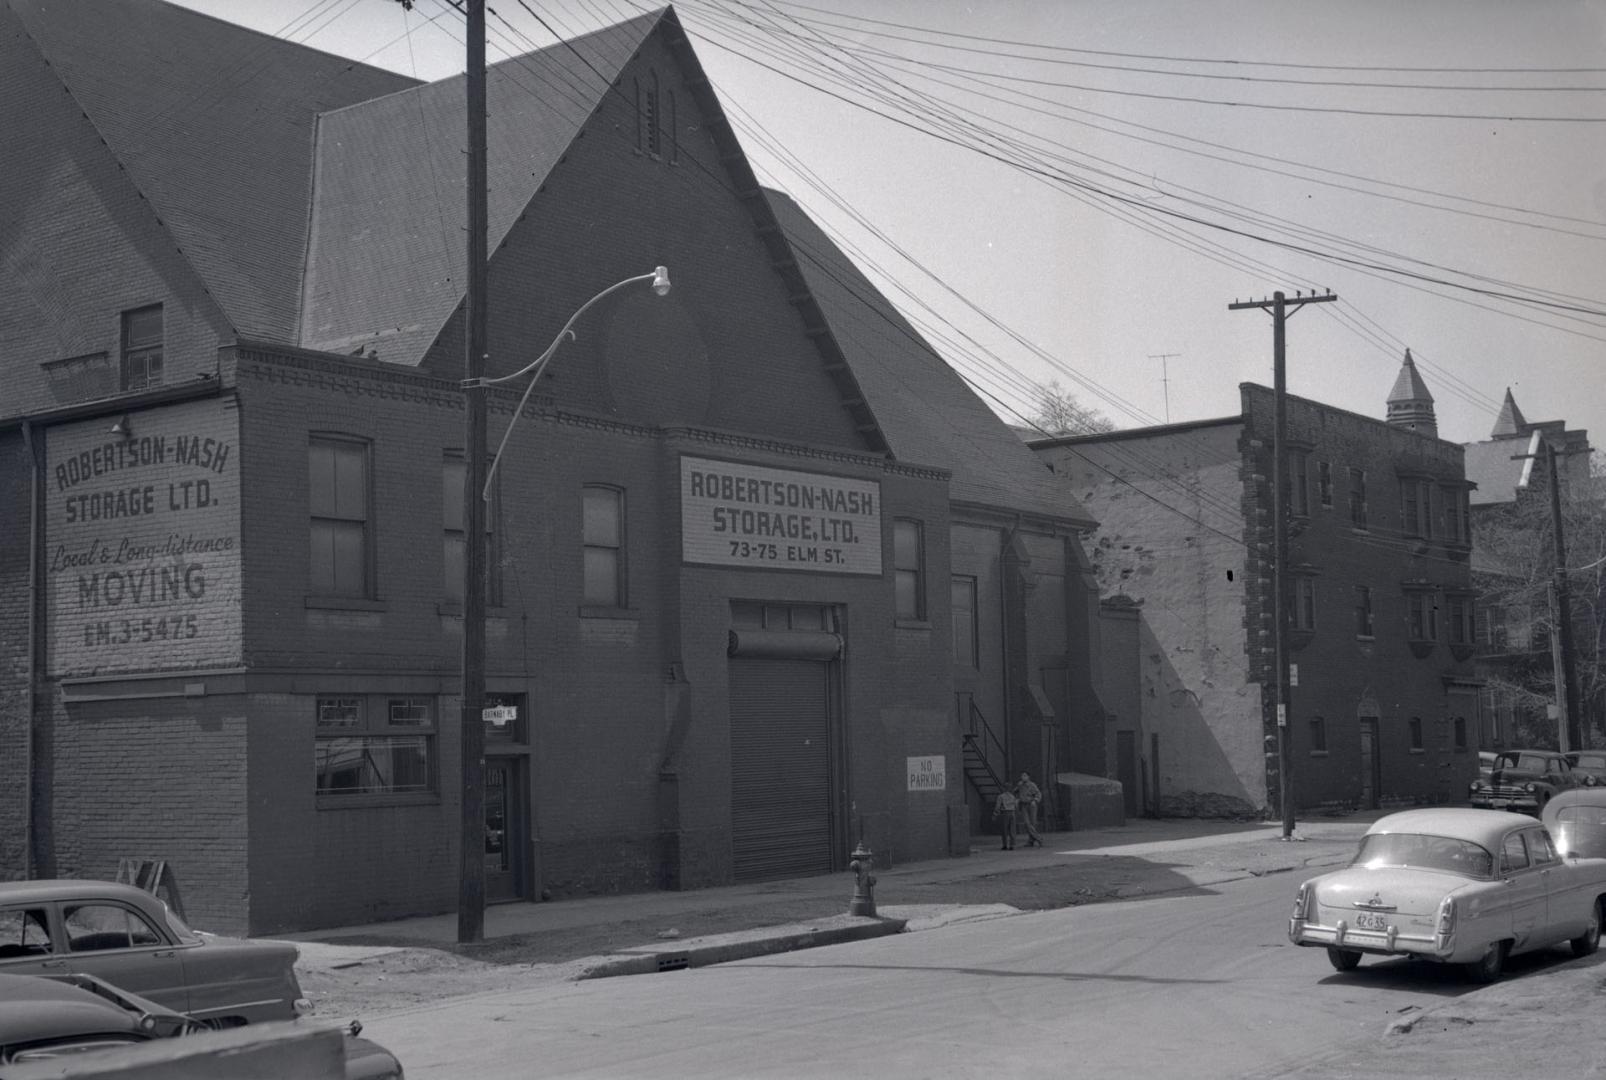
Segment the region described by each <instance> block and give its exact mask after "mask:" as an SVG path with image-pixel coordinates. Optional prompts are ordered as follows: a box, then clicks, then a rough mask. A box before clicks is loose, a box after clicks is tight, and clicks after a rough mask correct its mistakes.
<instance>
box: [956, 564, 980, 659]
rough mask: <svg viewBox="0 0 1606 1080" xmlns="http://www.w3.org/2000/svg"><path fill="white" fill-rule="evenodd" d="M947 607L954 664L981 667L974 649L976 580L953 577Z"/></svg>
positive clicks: (959, 575)
mask: <svg viewBox="0 0 1606 1080" xmlns="http://www.w3.org/2000/svg"><path fill="white" fill-rule="evenodd" d="M951 592H952V594H953V595H952V598H951V599H950V601H949V607H950V608H951V610H952V611H953V616H954V663H956V664H959V665H961V666H963V667H969V668H975V667H980V666H981V657H980V655H979V652H978V650H977V647H976V637H977V635H976V579H975V578H974V577H969V576H966V575H963V574H955V575H954V576H953V584H952V586H951Z"/></svg>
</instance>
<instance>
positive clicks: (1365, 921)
mask: <svg viewBox="0 0 1606 1080" xmlns="http://www.w3.org/2000/svg"><path fill="white" fill-rule="evenodd" d="M1355 926H1356V928H1357V929H1359V930H1387V929H1388V928H1389V923H1388V916H1386V915H1378V914H1376V913H1375V912H1371V911H1362V912H1359V913H1357V914H1356V916H1355Z"/></svg>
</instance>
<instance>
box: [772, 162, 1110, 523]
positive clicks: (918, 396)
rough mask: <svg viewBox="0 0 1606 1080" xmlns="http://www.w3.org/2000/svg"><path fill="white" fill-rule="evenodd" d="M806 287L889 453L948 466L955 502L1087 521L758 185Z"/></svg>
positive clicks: (883, 301) (810, 230) (1006, 431)
mask: <svg viewBox="0 0 1606 1080" xmlns="http://www.w3.org/2000/svg"><path fill="white" fill-rule="evenodd" d="M764 194H765V197H766V199H767V200H768V202H769V204H770V206H771V207H773V208H774V211H775V216H776V219H777V221H778V222H779V224H780V226H781V229H782V231H783V233H784V234H785V237H786V240H787V242H788V243H789V244H790V245H791V247H792V249H793V250H794V251H795V252H796V254H797V261H798V266H799V268H800V270H801V271H802V274H803V277H804V279H805V281H807V283H808V287H809V291H810V292H811V293H812V294H813V295H814V298H815V300H816V301H817V302H818V303H819V305H820V310H821V312H822V314H823V315H824V317H825V320H826V322H827V324H828V325H829V327H830V329H831V332H832V333H833V334H834V335H835V337H836V340H837V342H838V343H839V344H840V346H841V348H842V352H843V355H844V357H845V359H846V360H847V363H848V366H849V367H851V368H852V370H853V374H854V376H855V378H856V379H857V380H858V384H859V386H860V388H861V389H862V390H863V392H864V396H865V399H866V401H867V402H868V404H869V407H870V409H871V410H872V411H873V412H874V414H875V417H876V420H877V422H878V423H879V425H880V428H881V432H882V434H883V436H884V437H885V438H886V441H887V444H888V447H889V448H890V449H891V452H892V455H893V456H894V457H895V458H896V459H898V460H900V461H908V462H911V463H913V464H920V465H935V466H938V467H940V468H943V469H946V470H948V471H949V472H951V473H952V476H953V478H952V480H951V482H950V491H951V493H952V496H953V498H954V500H955V501H956V502H961V503H971V504H975V505H979V506H984V507H991V508H998V509H1008V510H1010V511H1015V510H1021V511H1026V512H1029V513H1034V514H1038V515H1041V516H1043V517H1046V518H1055V519H1059V520H1062V521H1070V522H1073V523H1075V524H1076V525H1078V526H1079V527H1089V528H1091V527H1092V525H1093V520H1092V517H1091V515H1089V514H1088V513H1087V511H1086V510H1084V509H1083V508H1082V507H1081V506H1080V505H1079V504H1078V503H1076V502H1075V501H1074V500H1073V499H1071V498H1070V497H1069V496H1068V495H1066V494H1065V493H1064V491H1063V489H1062V488H1061V487H1060V486H1059V485H1058V484H1056V483H1055V480H1054V476H1053V474H1052V473H1051V472H1050V471H1049V469H1048V467H1047V466H1046V465H1044V464H1043V462H1042V461H1041V459H1039V458H1038V457H1037V455H1036V454H1034V453H1032V451H1031V449H1030V448H1029V447H1028V446H1027V445H1026V444H1025V443H1024V442H1022V441H1021V439H1020V437H1019V436H1018V435H1016V434H1015V432H1014V431H1012V430H1011V429H1010V427H1009V425H1007V424H1005V423H1004V422H1003V421H1002V420H1001V419H999V418H998V416H997V415H996V414H994V413H993V411H992V410H991V409H989V408H988V407H987V405H986V404H985V403H984V402H983V401H982V400H981V398H979V397H977V396H976V393H975V392H974V391H973V390H971V389H970V387H969V386H967V385H965V382H964V380H963V379H961V378H960V377H959V375H958V373H957V372H955V371H954V370H953V368H951V367H949V366H948V364H947V363H946V362H945V361H944V360H943V359H942V357H940V356H938V355H937V353H936V351H935V350H933V349H932V348H931V346H930V345H928V344H927V343H926V341H925V339H923V338H922V337H921V336H920V334H919V333H918V332H917V331H916V330H915V329H914V327H912V326H910V325H909V323H908V321H907V320H905V319H904V317H903V316H902V315H900V314H899V313H898V311H897V309H896V308H894V307H893V306H892V304H891V302H890V301H888V299H887V298H886V297H885V296H883V295H882V294H881V293H880V292H879V291H878V290H877V289H876V287H875V286H874V285H872V284H871V283H870V282H869V280H868V279H866V278H865V277H864V275H863V274H861V273H860V272H859V270H858V268H857V267H855V266H854V265H853V263H852V261H851V260H849V259H848V257H847V256H846V255H845V254H843V252H842V251H841V249H839V248H838V247H837V246H836V245H835V244H834V243H832V242H831V240H830V238H829V237H827V236H826V235H825V233H824V232H823V231H822V230H821V229H820V227H819V226H818V225H817V224H815V222H814V221H813V219H811V218H810V217H809V216H808V215H807V214H806V213H804V212H803V210H802V209H801V208H800V207H798V205H797V204H796V203H795V202H793V201H792V200H791V199H790V198H788V197H787V196H785V195H783V194H780V193H779V192H775V191H769V190H766V191H765V193H764Z"/></svg>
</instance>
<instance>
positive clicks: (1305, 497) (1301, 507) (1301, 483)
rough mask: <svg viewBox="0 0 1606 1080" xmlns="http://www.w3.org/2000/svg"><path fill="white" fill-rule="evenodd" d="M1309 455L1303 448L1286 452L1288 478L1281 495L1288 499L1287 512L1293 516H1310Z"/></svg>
mask: <svg viewBox="0 0 1606 1080" xmlns="http://www.w3.org/2000/svg"><path fill="white" fill-rule="evenodd" d="M1309 460H1310V455H1309V454H1307V453H1305V452H1304V451H1303V450H1291V451H1289V453H1288V462H1287V465H1286V468H1287V469H1288V478H1287V480H1286V482H1285V484H1284V486H1283V495H1284V497H1285V498H1287V500H1288V512H1289V513H1291V514H1293V515H1294V516H1295V517H1309V516H1310V466H1309Z"/></svg>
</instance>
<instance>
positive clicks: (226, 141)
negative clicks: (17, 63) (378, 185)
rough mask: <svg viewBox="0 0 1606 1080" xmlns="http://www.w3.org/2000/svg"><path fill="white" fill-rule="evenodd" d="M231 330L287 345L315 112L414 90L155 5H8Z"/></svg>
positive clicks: (114, 1) (94, 0) (345, 63)
mask: <svg viewBox="0 0 1606 1080" xmlns="http://www.w3.org/2000/svg"><path fill="white" fill-rule="evenodd" d="M5 2H6V3H7V4H8V5H9V6H10V8H11V9H12V11H13V13H14V14H15V15H16V17H17V18H18V20H19V21H20V22H21V23H22V25H23V27H24V30H25V33H26V34H27V35H28V37H29V39H30V40H31V41H32V42H33V44H34V47H35V48H37V49H38V51H39V53H40V55H41V56H43V57H44V59H45V60H46V62H47V63H48V64H49V65H50V68H51V70H52V71H53V72H54V73H55V74H56V77H57V78H59V79H60V80H61V84H62V86H63V88H64V89H65V90H66V92H67V93H68V94H70V95H71V96H72V100H73V101H74V103H75V104H76V105H77V106H78V107H79V108H80V109H81V110H82V111H83V112H84V114H85V115H86V116H87V117H88V118H89V122H90V123H91V124H92V125H94V128H95V130H96V131H97V132H98V133H99V135H100V137H101V138H102V139H104V140H105V143H106V147H107V149H108V151H109V152H110V153H111V154H112V156H113V157H114V158H115V159H116V160H117V162H118V164H120V165H121V166H122V167H123V169H124V170H126V173H127V176H128V178H129V181H130V182H131V183H132V184H133V185H134V186H135V187H136V188H137V189H138V190H139V192H140V194H141V195H143V196H144V197H145V198H146V199H147V200H148V201H149V203H150V205H151V207H152V209H153V210H154V211H155V213H156V215H157V217H158V218H160V219H161V221H162V222H163V224H164V225H165V226H166V228H167V229H168V231H169V233H170V234H171V236H172V240H173V245H174V246H175V247H176V248H177V249H178V250H179V251H180V252H182V253H183V255H184V257H185V258H186V259H188V260H189V262H190V265H191V266H192V267H193V268H194V269H195V272H196V274H197V276H198V277H199V278H200V280H201V281H203V282H205V284H206V286H207V288H208V290H209V291H210V292H211V294H212V296H213V297H214V298H215V299H216V301H217V303H218V305H219V307H220V308H221V309H222V311H223V313H224V316H225V317H226V318H227V319H228V320H229V322H230V324H231V325H232V326H233V327H234V329H235V331H236V333H238V334H241V335H244V336H248V337H256V338H261V339H265V340H278V341H289V340H292V337H291V335H292V333H293V331H294V328H295V324H296V310H297V307H298V305H299V303H300V285H301V264H302V259H301V254H302V250H303V246H304V244H305V242H306V234H307V205H308V196H309V190H308V186H309V182H310V179H311V167H310V166H311V158H312V125H313V118H314V117H315V115H316V114H317V113H318V112H319V111H321V110H325V109H332V108H339V107H341V106H344V105H349V104H351V103H352V102H355V101H363V100H366V99H368V98H373V97H376V96H378V95H381V94H389V93H392V92H394V91H396V90H399V89H402V88H403V87H407V86H411V85H414V83H415V80H413V79H409V78H406V77H405V76H401V75H396V74H393V73H391V72H387V71H381V70H379V69H378V68H372V67H368V66H367V65H364V64H359V63H356V62H354V61H352V60H347V59H345V58H344V57H338V56H331V55H329V54H327V53H321V52H318V51H317V50H315V49H309V48H307V47H306V46H304V45H297V44H295V43H293V42H289V41H281V40H279V39H277V38H274V37H272V36H270V35H267V34H261V33H258V32H256V31H254V30H247V29H245V28H244V27H240V26H235V25H232V24H230V23H226V22H223V21H221V20H218V19H214V18H211V17H209V16H205V15H201V14H198V13H196V12H194V11H190V10H188V9H186V8H180V7H176V6H174V5H172V4H167V3H163V2H161V0H73V2H72V3H51V2H49V0H5Z"/></svg>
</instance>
